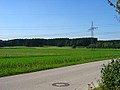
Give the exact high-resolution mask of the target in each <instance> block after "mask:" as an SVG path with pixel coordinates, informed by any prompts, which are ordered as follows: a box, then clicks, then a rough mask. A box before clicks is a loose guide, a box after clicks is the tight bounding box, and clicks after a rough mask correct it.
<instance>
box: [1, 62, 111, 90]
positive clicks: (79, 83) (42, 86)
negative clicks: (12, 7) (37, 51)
mask: <svg viewBox="0 0 120 90" xmlns="http://www.w3.org/2000/svg"><path fill="white" fill-rule="evenodd" d="M108 62H109V60H105V61H99V62H92V63H86V64H81V65H74V66H68V67H63V68H57V69H51V70H46V71H39V72H34V73H28V74H21V75H15V76H9V77H2V78H0V90H88V84H89V83H91V82H94V83H95V84H96V83H97V80H98V79H100V69H101V65H103V64H106V63H108ZM54 83H67V85H68V86H64V84H57V85H58V86H57V87H56V86H54ZM52 84H53V85H52Z"/></svg>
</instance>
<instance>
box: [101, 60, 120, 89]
mask: <svg viewBox="0 0 120 90" xmlns="http://www.w3.org/2000/svg"><path fill="white" fill-rule="evenodd" d="M100 87H101V88H102V90H120V59H117V60H112V62H110V63H109V64H108V65H103V68H102V70H101V86H100Z"/></svg>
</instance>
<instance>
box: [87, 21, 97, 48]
mask: <svg viewBox="0 0 120 90" xmlns="http://www.w3.org/2000/svg"><path fill="white" fill-rule="evenodd" d="M97 28H98V27H94V24H93V21H92V23H91V28H90V29H88V30H90V31H91V50H93V43H94V42H93V40H94V30H95V29H97Z"/></svg>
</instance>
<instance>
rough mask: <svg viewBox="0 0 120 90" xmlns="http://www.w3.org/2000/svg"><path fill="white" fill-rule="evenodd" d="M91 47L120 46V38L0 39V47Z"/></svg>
mask: <svg viewBox="0 0 120 90" xmlns="http://www.w3.org/2000/svg"><path fill="white" fill-rule="evenodd" d="M91 40H92V43H93V44H92V47H94V48H120V40H109V41H99V40H98V39H97V38H75V39H69V38H55V39H14V40H7V41H3V40H0V47H5V46H28V47H43V46H58V47H63V46H72V47H88V48H90V47H91Z"/></svg>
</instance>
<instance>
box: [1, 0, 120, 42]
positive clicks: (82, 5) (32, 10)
mask: <svg viewBox="0 0 120 90" xmlns="http://www.w3.org/2000/svg"><path fill="white" fill-rule="evenodd" d="M115 15H117V16H120V15H118V14H117V13H116V12H115V10H114V9H113V8H112V7H110V6H109V5H108V2H107V0H92V2H90V0H0V39H15V38H59V37H69V38H79V37H90V31H88V29H89V28H90V25H91V21H94V24H95V26H97V27H99V29H97V30H96V31H95V37H97V38H99V39H101V40H108V39H120V37H119V36H120V23H119V22H118V21H117V20H116V19H115Z"/></svg>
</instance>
